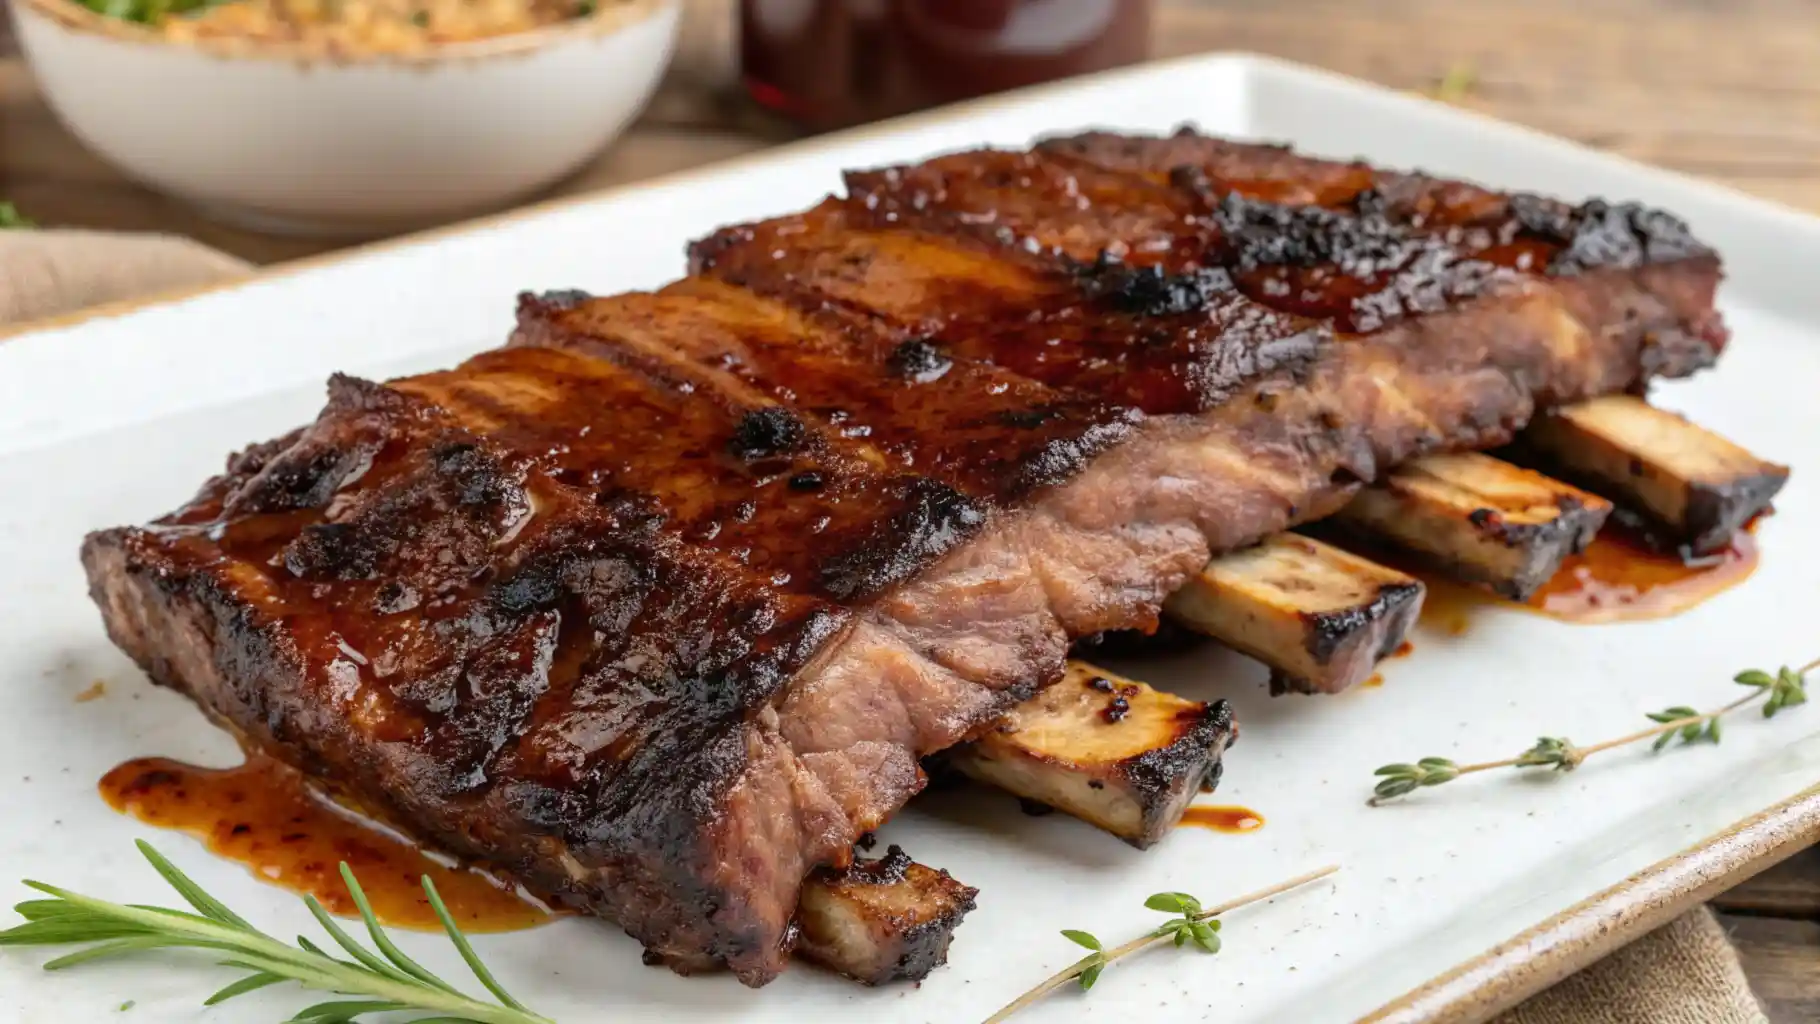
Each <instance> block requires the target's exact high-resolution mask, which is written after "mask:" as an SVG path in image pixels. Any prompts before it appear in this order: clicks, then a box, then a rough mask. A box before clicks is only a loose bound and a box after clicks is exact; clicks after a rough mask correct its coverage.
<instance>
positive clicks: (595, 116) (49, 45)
mask: <svg viewBox="0 0 1820 1024" xmlns="http://www.w3.org/2000/svg"><path fill="white" fill-rule="evenodd" d="M13 7H14V10H15V11H16V12H17V19H18V30H19V38H20V41H21V42H22V43H23V44H24V49H25V52H26V55H27V56H28V58H29V59H30V61H31V64H32V68H33V70H34V71H35V72H36V73H37V77H38V80H39V83H40V84H41V86H42V88H43V90H44V93H45V96H46V98H47V99H48V100H49V102H50V106H51V108H52V109H53V110H55V111H56V113H57V115H58V117H60V118H61V119H62V120H63V122H64V124H66V125H67V126H68V127H69V129H70V130H71V131H72V132H74V133H75V134H76V135H77V136H78V137H79V138H81V139H82V141H84V142H85V143H87V144H88V145H89V146H90V147H91V148H93V149H94V150H95V151H96V152H98V153H100V154H101V155H102V156H103V157H105V158H107V159H108V160H110V161H111V162H113V163H114V164H116V165H118V166H119V167H120V168H121V170H123V171H125V172H126V173H127V174H129V175H131V176H132V177H134V178H136V179H138V180H140V181H142V182H145V183H146V184H148V185H151V186H152V187H154V188H157V189H160V190H162V191H165V192H169V193H171V194H173V195H176V196H178V197H180V198H182V199H185V200H187V201H189V202H191V203H193V204H195V205H197V206H199V207H201V208H203V209H205V210H207V211H209V212H212V213H214V214H216V215H218V216H220V217H222V218H224V219H228V220H233V221H237V222H240V223H242V224H246V225H249V226H255V227H259V228H263V229H266V230H282V231H292V232H307V233H318V234H367V233H373V232H378V231H387V230H397V229H401V228H406V227H413V226H419V225H422V224H426V223H430V222H434V221H439V220H446V219H449V218H452V217H456V216H460V215H464V214H470V213H477V212H480V211H483V210H486V209H489V208H496V207H499V206H502V205H505V204H506V203H508V202H510V201H511V200H514V199H518V198H521V197H523V196H525V195H527V194H529V193H532V192H535V191H536V190H537V189H539V188H542V187H544V186H546V185H548V184H550V183H551V182H553V181H555V180H556V179H558V178H560V177H562V176H563V175H564V174H567V173H569V172H570V171H573V170H575V169H576V168H578V167H579V166H580V165H581V164H583V163H584V162H586V161H587V160H588V159H589V158H590V157H592V156H593V155H595V154H596V153H598V152H599V151H600V150H601V149H602V148H603V147H604V146H606V144H607V143H608V142H610V141H612V139H613V137H614V136H615V135H616V134H617V133H618V132H619V131H620V130H621V129H622V128H624V127H625V125H626V124H627V123H628V122H629V121H631V119H632V118H633V116H634V115H636V114H637V113H638V111H639V109H640V108H641V107H642V106H644V103H645V101H646V100H647V99H649V98H650V95H651V92H652V90H653V89H655V88H656V85H657V81H658V79H659V77H660V76H661V75H662V73H663V69H664V65H665V64H666V63H667V62H668V61H669V56H670V51H671V49H672V47H673V45H674V43H675V38H676V26H677V21H678V18H679V14H680V0H627V2H623V3H612V2H604V3H602V4H601V10H600V12H599V13H597V14H595V15H593V16H591V17H588V18H585V19H581V20H578V21H575V22H571V23H567V24H563V25H559V26H553V27H550V28H546V29H540V30H536V31H532V32H524V33H519V34H514V35H505V36H498V37H495V38H491V39H485V40H479V41H475V42H468V43H458V44H451V45H448V46H443V47H437V48H436V49H433V50H431V51H429V52H427V53H424V54H421V55H402V56H401V55H384V54H372V55H355V56H336V57H322V56H310V55H306V54H304V53H303V52H301V51H298V50H294V49H286V48H284V47H282V46H278V45H269V44H257V43H252V42H250V41H244V40H227V41H218V40H207V41H204V42H201V43H185V42H172V41H169V40H166V39H165V38H164V37H162V36H160V35H157V34H155V33H153V32H151V31H149V30H146V29H144V28H142V27H140V26H137V25H131V24H127V23H123V22H120V21H117V20H114V19H107V18H102V17H100V16H98V15H95V14H93V13H92V12H90V11H89V10H87V9H86V8H83V7H80V6H78V5H77V4H75V3H72V2H70V0H16V2H15V3H14V5H13Z"/></svg>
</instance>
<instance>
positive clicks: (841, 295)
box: [83, 131, 1725, 985]
mask: <svg viewBox="0 0 1820 1024" xmlns="http://www.w3.org/2000/svg"><path fill="white" fill-rule="evenodd" d="M691 258H692V274H691V276H689V277H688V278H686V279H684V280H682V281H679V282H677V283H675V284H672V285H670V286H668V287H666V288H663V289H660V290H658V291H656V292H652V293H632V294H625V295H617V296H611V297H604V298H596V297H591V296H587V295H582V294H579V293H574V292H557V293H544V294H542V295H535V296H527V297H525V298H524V299H523V300H522V302H521V305H520V310H519V326H518V328H517V330H516V332H515V333H514V335H513V336H512V338H511V340H510V343H509V344H508V345H506V346H505V347H503V348H500V349H497V350H494V351H490V352H487V353H484V354H481V355H479V356H476V357H474V358H473V359H471V360H469V361H468V362H467V363H465V364H463V365H462V366H460V367H458V368H456V369H454V370H450V371H447V372H442V373H432V374H427V375H424V376H419V377H412V378H407V379H403V380H396V381H392V382H389V383H385V384H376V383H369V382H365V381H360V380H355V379H351V378H346V377H337V378H335V379H334V380H332V381H331V383H330V385H329V401H328V405H327V408H326V409H325V410H324V411H323V413H322V415H321V417H320V418H319V419H318V420H317V421H316V422H315V423H313V424H311V425H310V426H307V427H304V428H302V429H300V430H299V431H297V432H295V433H293V434H291V435H288V436H286V437H284V438H281V439H279V440H277V441H274V442H270V443H267V444H262V445H257V446H255V447H253V448H250V449H248V450H246V451H245V452H242V453H241V454H239V455H237V456H235V457H234V458H232V459H231V460H230V462H229V464H228V467H227V471H226V472H225V473H224V474H223V475H222V476H220V477H218V478H217V479H215V480H212V481H210V482H209V483H208V484H207V485H206V486H205V487H204V488H203V490H202V492H201V493H200V494H199V495H198V496H197V497H196V498H195V499H194V500H193V501H192V502H191V503H190V504H189V505H187V506H185V507H184V508H183V509H181V510H179V511H177V512H175V513H173V514H171V515H169V516H167V517H165V518H163V519H160V520H158V521H156V522H155V523H153V524H152V525H149V526H146V527H141V528H123V529H114V530H107V531H103V532H99V533H96V534H93V535H92V536H90V537H89V539H88V541H87V543H86V545H85V547H84V550H83V559H84V562H85V564H86V566H87V569H88V573H89V578H90V581H91V587H92V592H93V595H94V598H95V600H96V602H97V603H98V604H99V605H100V606H101V609H102V612H103V615H104V618H105V620H106V623H107V627H108V631H109V633H110V635H111V636H112V637H113V639H114V641H115V642H116V643H118V644H119V645H120V646H121V647H122V648H124V649H125V650H126V651H127V652H128V653H129V654H131V655H132V656H133V657H134V658H135V659H137V660H138V662H139V663H140V664H141V665H142V666H143V667H144V668H145V669H146V671H147V672H149V673H150V674H151V676H152V677H153V678H154V679H155V680H156V681H158V682H159V683H162V684H165V685H168V686H172V687H175V688H177V689H179V690H182V691H183V692H185V693H188V694H189V695H190V696H192V697H193V698H195V699H196V700H197V702H198V703H199V704H201V705H202V706H203V707H204V708H205V709H206V710H207V711H209V712H210V713H211V714H212V715H213V716H214V717H215V718H217V719H218V720H219V721H221V722H222V723H223V724H225V725H226V726H228V727H229V728H231V729H233V730H234V731H235V732H237V733H238V734H240V735H241V736H242V738H243V739H244V740H245V741H247V742H249V743H251V744H255V745H257V746H258V747H260V748H262V749H265V750H269V751H271V752H273V753H275V754H276V755H278V756H280V757H282V758H283V759H285V760H287V761H289V762H291V763H292V764H294V765H297V766H298V767H301V768H302V769H304V770H305V771H306V772H309V773H311V774H312V775H314V776H316V777H318V778H320V779H322V780H324V782H325V783H326V784H327V785H329V786H331V787H333V788H335V789H338V790H341V791H343V792H345V793H347V794H349V795H351V796H353V797H354V798H356V799H357V800H358V801H359V802H360V803H361V804H362V805H363V806H366V807H369V808H372V809H374V810H375V811H376V812H377V813H379V814H381V815H382V816H384V817H385V818H387V819H389V820H390V821H392V822H393V823H395V824H397V825H399V826H400V827H402V828H404V829H405V830H406V831H408V832H410V833H411V834H413V835H416V836H418V837H420V838H422V839H423V840H424V841H426V842H429V843H431V844H433V845H435V846H438V847H440V848H442V849H445V850H448V851H451V852H453V853H455V854H458V855H460V856H463V857H467V858H472V859H475V860H478V861H483V862H486V863H488V864H491V865H493V866H494V867H495V868H496V869H497V870H500V871H503V872H504V873H506V874H508V875H510V876H511V877H514V878H516V879H518V880H520V881H522V882H523V883H525V884H526V885H527V886H528V887H529V888H531V889H532V890H533V891H536V892H538V893H540V894H542V895H544V896H546V897H548V898H550V899H551V900H553V901H554V902H556V903H558V904H561V905H565V906H570V907H574V908H578V909H581V910H584V911H587V912H590V913H595V914H599V915H601V916H604V917H608V918H611V919H613V920H615V921H617V922H619V923H620V924H621V925H622V926H623V927H624V928H625V929H626V930H627V931H628V932H629V933H631V934H632V935H633V936H635V937H637V938H638V939H639V940H640V941H641V942H643V943H644V944H645V945H646V947H647V949H648V950H649V951H650V954H651V955H653V956H654V957H660V958H662V959H663V960H664V961H665V962H667V963H668V964H670V965H671V966H672V967H674V968H675V969H677V970H680V971H685V972H687V971H695V970H701V969H707V968H711V967H726V968H730V969H731V970H733V971H734V972H736V973H737V975H738V976H739V977H740V979H741V980H742V981H745V982H746V983H747V984H751V985H760V984H763V983H765V982H766V981H769V980H770V979H771V978H773V977H775V976H776V975H777V973H778V972H779V971H781V970H782V969H783V968H784V966H785V964H786V961H787V958H788V956H789V954H790V951H791V947H792V943H793V941H794V935H795V933H794V929H793V926H792V919H793V915H794V914H795V912H796V906H797V897H798V891H799V889H800V887H801V884H802V880H803V878H804V877H805V876H806V875H807V874H808V873H809V872H811V871H812V870H814V869H816V868H817V867H818V866H821V865H836V866H839V865H843V864H845V863H847V862H848V860H849V859H850V858H851V856H852V846H853V843H854V840H855V839H856V837H858V836H859V835H860V834H861V833H863V832H865V831H868V830H871V829H873V828H875V827H876V826H878V825H879V824H880V823H881V822H882V821H884V820H885V819H886V818H887V817H889V816H890V815H891V814H892V813H893V812H894V811H896V810H897V809H898V808H899V807H900V806H902V805H903V803H904V802H905V801H906V800H907V799H909V798H910V797H911V796H912V795H913V794H915V793H916V792H917V791H918V789H919V788H920V787H921V786H922V785H923V783H924V777H923V774H922V772H921V770H920V769H919V766H918V765H919V759H920V758H922V757H923V756H924V755H927V754H930V753H932V752H934V751H937V750H941V749H942V748H944V747H948V746H951V745H953V744H955V743H957V742H959V741H961V740H963V739H965V738H967V737H968V736H969V735H971V734H976V733H977V732H978V731H979V730H981V729H983V728H985V727H987V726H989V725H990V723H992V722H993V721H994V720H995V719H997V718H998V717H999V716H1001V715H1002V714H1004V713H1005V712H1006V711H1007V710H1008V709H1009V708H1011V707H1013V706H1014V705H1015V704H1017V703H1018V702H1020V701H1022V700H1023V699H1025V698H1027V697H1028V696H1030V695H1031V694H1032V693H1033V692H1035V691H1036V690H1037V689H1038V688H1040V687H1042V686H1044V685H1046V684H1048V683H1050V682H1051V681H1053V680H1055V679H1056V678H1058V677H1059V676H1060V675H1061V672H1062V668H1063V661H1064V657H1065V655H1066V652H1067V649H1068V644H1069V642H1070V640H1071V639H1072V638H1075V637H1080V636H1085V635H1088V634H1094V633H1099V632H1102V631H1107V630H1121V629H1134V628H1135V629H1146V628H1151V627H1153V626H1154V624H1155V622H1156V616H1157V611H1158V608H1159V606H1160V604H1161V602H1162V601H1163V599H1164V598H1165V597H1166V596H1167V595H1168V594H1169V593H1170V592H1171V591H1172V590H1174V589H1175V588H1176V587H1177V586H1179V585H1180V584H1181V583H1182V582H1183V581H1184V580H1185V579H1186V578H1187V577H1188V576H1189V575H1190V574H1191V573H1193V572H1195V571H1196V570H1198V569H1199V568H1200V567H1201V566H1202V565H1203V564H1204V563H1205V562H1206V560H1207V559H1208V558H1209V556H1210V555H1212V554H1216V553H1219V552H1222V551H1227V550H1231V549H1235V548H1238V547H1242V546H1244V545H1248V544H1251V543H1254V542H1256V541H1257V540H1259V539H1260V538H1263V537H1265V536H1267V535H1269V534H1271V533H1274V532H1276V531H1280V530H1282V529H1284V528H1286V527H1288V526H1291V525H1293V524H1295V523H1298V522H1302V521H1305V520H1309V519H1313V518H1318V517H1320V516H1322V515H1325V514H1327V513H1329V512H1331V511H1333V510H1334V509H1335V508H1337V507H1338V506H1339V505H1340V504H1341V503H1343V502H1344V501H1345V500H1346V499H1347V498H1348V497H1349V496H1350V495H1351V494H1352V493H1353V492H1354V490H1355V489H1356V488H1357V487H1358V486H1359V485H1360V483H1361V482H1363V481H1369V480H1372V479H1374V478H1376V477H1377V476H1379V475H1380V474H1381V473H1382V472H1383V471H1384V470H1386V469H1387V468H1388V467H1390V466H1393V465H1395V464H1396V463H1398V462H1401V461H1403V460H1406V459H1409V458H1411V457H1415V456H1419V455H1423V454H1426V453H1430V452H1436V451H1444V450H1460V449H1472V448H1484V447H1489V446H1493V445H1497V444H1500V443H1503V442H1505V441H1507V440H1508V439H1509V438H1510V437H1511V435H1512V433H1513V432H1514V431H1516V430H1517V429H1519V428H1521V427H1522V426H1523V425H1524V423H1526V422H1527V421H1528V420H1529V418H1530V417H1531V416H1532V415H1534V414H1535V413H1536V411H1537V410H1538V409H1543V408H1546V407H1549V406H1552V405H1557V404H1561V403H1567V402H1573V401H1576V400H1579V399H1582V398H1586V397H1588V396H1592V395H1597V394H1602V393H1608V392H1617V391H1627V390H1640V389H1641V388H1643V386H1644V385H1645V384H1646V382H1647V381H1648V380H1649V379H1650V378H1651V377H1654V376H1676V375H1683V374H1687V373H1690V372H1692V371H1694V370H1697V369H1699V368H1701V367H1704V366H1707V365H1708V364H1710V363H1711V362H1712V361H1713V359H1714V358H1715V357H1716V355H1717V354H1718V352H1719V350H1720V349H1721V347H1722V345H1723V342H1724V337H1725V335H1724V331H1723V328H1722V326H1721V324H1720V321H1719V319H1718V316H1717V314H1716V312H1715V311H1714V308H1713V296H1714V290H1715V288H1716V286H1717V283H1718V280H1719V276H1720V274H1719V261H1718V259H1717V257H1716V256H1715V255H1714V254H1713V253H1712V252H1711V251H1709V250H1708V249H1706V248H1705V247H1703V246H1701V245H1700V244H1699V243H1697V242H1696V241H1694V240H1693V238H1692V237H1691V236H1690V235H1689V234H1688V232H1687V230H1686V229H1685V228H1684V227H1683V226H1682V225H1681V224H1680V223H1679V222H1677V221H1675V220H1674V219H1673V218H1672V217H1670V216H1668V215H1667V214H1663V213H1659V212H1655V211H1650V210H1644V209H1641V208H1638V207H1635V206H1629V205H1612V204H1606V203H1602V202H1591V203H1587V204H1584V205H1580V206H1569V205H1566V204H1563V203H1559V202H1555V201H1552V200H1548V199H1542V198H1537V197H1533V196H1522V195H1502V194H1496V193H1491V192H1487V191H1484V190H1482V189H1479V188H1476V187H1473V186H1471V185H1466V184H1461V183H1456V182H1449V181H1441V180H1436V179H1432V178H1427V177H1423V176H1420V175H1411V174H1400V173H1392V172H1386V171H1381V170H1376V169H1373V168H1371V167H1368V166H1365V165H1363V164H1356V163H1336V162H1324V161H1317V160H1311V159H1307V158H1304V157H1301V156H1297V155H1294V154H1292V153H1290V152H1289V151H1287V150H1284V149H1280V148H1274V147H1267V146H1254V145H1241V144H1236V143H1230V142H1225V141H1221V140H1217V139H1212V138H1207V137H1204V136H1201V135H1198V134H1194V133H1192V132H1186V131H1185V132H1182V133H1179V134H1176V135H1173V136H1168V137H1160V138H1147V137H1134V136H1123V135H1112V134H1098V133H1096V134H1088V135H1082V136H1077V137H1073V138H1065V139H1055V140H1050V141H1045V142H1042V143H1039V144H1038V145H1037V146H1035V147H1034V148H1033V149H1031V150H1029V151H1024V152H1005V151H979V152H970V153H963V154H958V155H952V156H945V157H941V158H938V159H935V160H931V161H929V162H926V163H923V164H920V165H916V166H910V167H901V168H892V169H886V170H879V171H871V172H864V173H854V174H850V175H848V176H847V179H846V189H845V193H844V195H842V196H839V197H835V198H830V199H828V200H826V201H825V202H823V203H822V204H821V205H819V206H817V207H815V208H814V209H812V210H810V211H808V212H805V213H803V214H800V215H796V216H790V217H783V218H778V219H776V220H771V221H765V222H761V223H755V224H748V225H743V226H738V227H730V228H727V229H724V230H722V231H720V232H718V233H716V234H715V235H713V236H712V237H710V238H707V239H705V240H702V241H700V242H698V243H696V244H695V245H694V246H693V247H692V249H691Z"/></svg>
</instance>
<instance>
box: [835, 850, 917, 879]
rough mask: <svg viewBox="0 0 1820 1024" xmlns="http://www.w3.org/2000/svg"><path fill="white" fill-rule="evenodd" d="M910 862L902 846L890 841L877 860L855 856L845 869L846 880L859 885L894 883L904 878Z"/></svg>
mask: <svg viewBox="0 0 1820 1024" xmlns="http://www.w3.org/2000/svg"><path fill="white" fill-rule="evenodd" d="M912 863H913V862H912V861H911V860H910V855H909V854H907V853H905V852H904V848H903V847H901V846H899V845H897V844H896V843H892V844H891V845H890V846H887V847H885V855H884V856H883V857H880V858H878V859H877V860H860V859H858V858H855V859H854V861H853V866H852V867H850V868H848V869H847V880H848V881H850V882H854V883H857V884H860V885H896V884H897V883H899V882H901V881H903V880H904V875H905V873H906V872H908V871H909V870H910V865H911V864H912Z"/></svg>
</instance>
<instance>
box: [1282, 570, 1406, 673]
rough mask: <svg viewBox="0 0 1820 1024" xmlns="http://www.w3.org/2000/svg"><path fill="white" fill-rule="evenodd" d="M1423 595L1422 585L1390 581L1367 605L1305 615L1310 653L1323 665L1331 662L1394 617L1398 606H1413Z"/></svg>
mask: <svg viewBox="0 0 1820 1024" xmlns="http://www.w3.org/2000/svg"><path fill="white" fill-rule="evenodd" d="M1421 595H1422V588H1421V586H1420V585H1417V584H1409V583H1390V584H1386V585H1384V586H1381V587H1379V588H1378V592H1377V593H1376V594H1375V595H1373V596H1372V599H1371V600H1370V601H1368V602H1366V603H1365V604H1362V605H1354V606H1353V607H1351V608H1347V609H1345V610H1344V611H1338V612H1322V613H1318V614H1313V615H1303V616H1302V620H1303V621H1304V622H1306V623H1307V624H1308V635H1307V639H1306V646H1307V648H1308V653H1309V654H1311V655H1313V656H1314V660H1315V661H1316V662H1318V663H1319V664H1322V665H1325V664H1327V663H1328V662H1330V661H1332V660H1333V657H1334V655H1335V654H1336V653H1338V652H1339V650H1340V649H1341V648H1342V647H1344V646H1347V645H1350V644H1354V643H1357V642H1358V641H1359V637H1360V636H1361V635H1362V634H1363V632H1364V631H1366V630H1371V629H1372V628H1373V627H1374V626H1376V625H1378V624H1381V623H1384V622H1386V621H1390V620H1392V619H1394V618H1395V611H1396V609H1399V608H1402V607H1405V606H1407V605H1409V604H1410V603H1412V602H1413V601H1415V600H1416V599H1417V598H1419V597H1420V596H1421ZM1399 639H1400V638H1399ZM1392 646H1395V645H1394V644H1393V645H1392Z"/></svg>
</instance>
